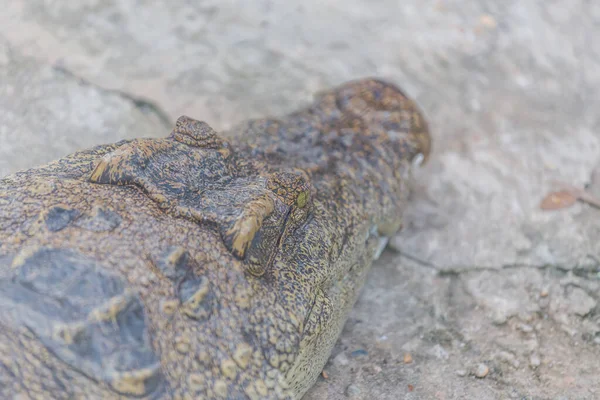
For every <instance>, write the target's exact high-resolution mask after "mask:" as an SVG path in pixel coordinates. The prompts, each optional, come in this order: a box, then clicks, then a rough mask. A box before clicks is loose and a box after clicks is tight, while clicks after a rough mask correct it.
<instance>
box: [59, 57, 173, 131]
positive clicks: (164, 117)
mask: <svg viewBox="0 0 600 400" xmlns="http://www.w3.org/2000/svg"><path fill="white" fill-rule="evenodd" d="M52 68H53V69H54V70H55V71H58V72H61V73H63V74H65V75H67V76H69V77H71V78H73V79H75V80H76V81H77V82H79V84H81V85H85V86H90V87H93V88H96V89H98V90H100V91H102V92H104V93H110V94H116V95H117V96H119V97H121V98H122V99H125V100H127V101H128V102H131V103H133V105H134V107H135V108H137V109H138V110H140V111H141V112H142V113H144V114H154V115H155V116H156V117H157V118H158V120H159V121H160V122H161V124H163V125H164V126H165V129H167V130H169V129H171V128H172V126H173V121H171V118H170V117H169V115H168V114H167V112H166V111H165V110H163V109H162V108H161V107H160V106H159V105H158V104H156V103H154V102H152V101H150V100H147V99H143V98H140V97H137V96H135V95H133V94H131V93H127V92H125V91H122V90H117V89H107V88H104V87H102V86H100V85H98V84H96V83H94V82H91V81H89V80H88V79H85V78H83V77H81V76H78V75H76V74H75V73H74V72H73V71H71V70H70V69H68V68H67V67H65V66H64V65H54V66H53V67H52Z"/></svg>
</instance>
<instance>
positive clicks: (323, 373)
mask: <svg viewBox="0 0 600 400" xmlns="http://www.w3.org/2000/svg"><path fill="white" fill-rule="evenodd" d="M321 376H323V379H329V374H328V373H327V371H325V370H323V371H321Z"/></svg>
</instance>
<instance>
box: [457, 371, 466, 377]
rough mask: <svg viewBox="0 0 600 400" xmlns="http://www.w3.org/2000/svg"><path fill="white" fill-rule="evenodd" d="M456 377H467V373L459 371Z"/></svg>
mask: <svg viewBox="0 0 600 400" xmlns="http://www.w3.org/2000/svg"><path fill="white" fill-rule="evenodd" d="M456 375H458V376H460V377H463V376H467V371H466V370H464V369H459V370H458V371H456Z"/></svg>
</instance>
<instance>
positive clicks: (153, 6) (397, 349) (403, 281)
mask: <svg viewBox="0 0 600 400" xmlns="http://www.w3.org/2000/svg"><path fill="white" fill-rule="evenodd" d="M4 3H5V4H3V9H2V12H0V176H1V175H4V174H6V173H9V172H12V171H14V170H18V169H22V168H28V167H32V166H35V165H38V164H40V163H43V162H46V161H49V160H51V159H54V158H57V157H59V156H62V155H64V154H67V153H70V152H73V151H75V150H77V149H79V148H84V147H89V146H91V145H93V144H97V143H103V142H113V141H116V140H118V139H123V138H129V137H136V136H163V135H165V134H166V133H167V132H168V130H170V129H171V126H168V125H170V124H168V123H167V121H169V120H170V121H173V120H174V119H175V118H177V117H178V116H179V115H181V114H188V115H190V116H193V117H195V118H199V119H203V120H206V121H207V122H209V123H210V124H211V126H214V127H215V128H217V129H223V128H228V127H230V126H232V125H234V124H236V123H238V122H240V121H241V120H243V119H246V118H249V117H257V116H264V115H277V114H282V113H284V112H287V111H290V110H293V109H295V108H297V107H299V106H301V105H302V104H305V103H307V102H308V99H309V98H310V96H312V94H313V93H314V92H315V91H317V90H320V89H324V88H326V87H330V86H332V85H335V84H337V83H340V82H342V81H346V80H349V79H353V78H357V77H362V76H367V75H375V76H382V77H385V78H387V79H390V80H392V81H394V82H396V83H398V84H400V85H401V86H402V87H403V88H404V90H405V91H406V92H407V93H408V94H410V95H412V96H413V97H415V98H416V99H417V101H418V102H419V103H420V104H421V106H422V108H423V109H424V110H425V113H426V114H427V116H428V117H429V121H430V125H431V128H432V132H433V135H434V139H435V142H434V152H433V154H432V156H431V158H430V160H429V162H428V163H427V164H426V165H425V166H424V167H423V168H421V169H420V170H418V171H417V172H416V173H415V192H414V195H413V196H412V199H411V202H410V204H409V209H408V212H407V214H406V218H405V224H404V225H405V229H404V231H403V232H402V233H401V234H400V235H398V236H397V237H396V238H393V240H392V241H391V245H392V247H393V248H395V249H396V250H399V251H400V252H401V254H400V255H398V254H394V253H392V252H390V251H387V252H384V253H383V254H382V256H381V259H380V260H378V261H377V263H376V266H375V268H374V269H373V270H372V271H371V273H370V277H369V281H368V282H367V284H366V287H365V290H364V291H363V294H362V296H361V298H360V299H359V301H358V302H357V304H356V307H355V308H354V310H353V311H352V315H351V316H350V319H349V323H348V324H347V325H346V327H345V329H344V332H343V334H342V341H340V342H339V343H338V348H336V350H335V352H334V354H342V353H343V352H344V351H352V350H353V349H360V348H368V349H369V355H368V358H367V357H355V358H353V357H347V358H348V359H347V361H348V364H347V365H344V368H343V370H344V371H346V372H345V373H344V374H340V375H339V376H336V377H335V378H333V377H332V378H331V379H329V380H327V381H325V380H320V381H319V382H318V383H317V384H316V386H315V387H314V388H313V389H312V390H311V391H310V392H309V393H308V394H307V395H306V396H305V398H306V399H309V400H320V399H334V400H338V399H342V398H345V397H346V394H345V393H346V389H347V388H348V386H349V385H351V384H352V385H356V386H357V387H359V388H360V389H361V394H360V396H363V397H364V398H374V399H383V400H386V399H397V398H399V397H400V398H407V399H409V398H410V399H424V398H446V399H467V398H474V399H482V400H487V399H497V398H534V397H535V398H558V397H559V396H561V395H564V393H569V396H570V397H573V398H590V396H591V397H594V396H595V395H594V393H598V392H599V391H600V382H599V381H598V377H597V360H598V359H599V358H600V346H598V345H597V344H596V342H597V332H598V326H597V323H596V322H594V321H593V319H594V316H595V312H594V309H595V308H596V303H597V299H596V298H595V297H596V294H597V293H600V284H599V281H598V279H597V270H598V264H599V263H598V261H597V260H596V258H597V255H598V254H600V240H599V239H600V237H599V236H600V233H599V232H600V229H599V227H600V218H599V211H598V210H597V209H594V208H592V207H590V206H589V205H585V204H582V203H577V204H575V205H574V206H572V207H570V208H567V209H563V210H556V211H552V212H549V211H542V210H540V209H539V203H540V201H541V200H542V198H543V197H544V196H545V195H546V194H547V193H548V192H550V191H553V190H555V189H556V188H557V185H555V184H554V183H553V182H552V181H554V180H560V181H565V182H567V183H570V184H573V185H575V186H577V187H580V188H581V187H584V186H585V185H586V184H587V185H588V191H589V192H590V193H591V194H595V195H596V196H597V195H598V194H599V193H600V178H598V176H600V173H599V172H598V171H599V170H600V167H599V166H600V134H599V133H598V132H599V126H600V117H599V115H598V109H600V107H599V106H600V97H598V96H597V93H599V92H600V42H599V41H597V40H594V38H595V37H597V36H598V24H599V23H600V5H599V4H598V2H594V1H584V0H576V1H567V0H557V1H553V2H543V1H539V0H507V1H502V2H493V1H486V0H465V1H460V2H457V1H436V2H422V1H419V0H405V1H402V2H398V1H395V0H382V1H378V2H370V1H367V0H346V1H329V2H325V3H323V2H321V1H318V0H308V1H300V0H291V1H288V2H272V1H270V0H257V1H252V2H247V1H242V0H231V1H229V2H222V1H217V0H206V1H202V2H186V1H182V0H177V1H167V0H159V1H154V2H142V3H140V2H138V1H136V0H123V1H114V0H108V1H100V0H86V1H78V2H73V1H67V0H55V1H52V2H49V1H43V0H14V1H7V2H4ZM58 66H60V68H56V67H58ZM65 71H68V72H65ZM81 218H83V217H81ZM569 271H570V273H569ZM358 321H360V322H358ZM524 324H526V325H527V326H534V327H535V330H534V331H533V332H531V331H529V329H528V328H523V327H524ZM565 332H566V333H567V334H565ZM381 337H386V338H387V339H386V340H385V341H384V342H381V343H380V342H378V341H377V339H376V338H381ZM342 343H343V344H342ZM460 343H462V345H459V344H460ZM439 349H444V351H445V352H446V354H447V355H448V357H441V358H438V356H437V355H439V354H440V352H439ZM407 351H410V353H411V354H412V355H413V356H414V360H417V362H413V363H410V364H405V363H403V362H402V357H403V354H404V353H405V352H407ZM501 352H506V353H508V354H511V355H514V360H512V358H511V360H512V361H511V362H512V365H513V366H515V365H519V363H520V365H531V359H530V357H531V356H532V354H537V355H538V357H539V355H543V358H544V360H551V362H547V363H546V362H545V363H544V365H543V368H537V369H533V368H520V369H517V368H516V367H515V368H512V367H506V364H507V362H508V363H509V365H510V362H509V361H507V362H504V361H502V362H499V363H497V364H494V372H495V373H496V368H500V369H501V370H500V371H498V373H499V374H500V373H501V374H502V375H501V378H502V379H501V380H495V379H464V378H461V377H460V376H459V374H458V373H457V371H460V370H464V368H465V367H464V366H465V365H476V364H477V363H479V362H480V360H493V359H494V355H495V354H504V353H501ZM365 360H368V362H369V363H371V364H373V365H377V366H381V371H380V372H376V371H375V369H373V368H363V367H364V363H365V362H366V361H365ZM339 361H340V360H338V362H339ZM334 362H335V361H334ZM533 364H535V363H533ZM377 370H378V369H377ZM352 371H354V372H352ZM375 374H376V375H375ZM556 377H560V379H556ZM409 385H410V386H409ZM411 387H412V388H414V390H413V391H411V390H410V388H411ZM595 397H597V396H595Z"/></svg>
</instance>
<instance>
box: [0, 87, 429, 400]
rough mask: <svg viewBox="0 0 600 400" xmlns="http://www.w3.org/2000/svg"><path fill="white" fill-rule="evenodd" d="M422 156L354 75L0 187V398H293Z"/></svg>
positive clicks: (398, 109)
mask: <svg viewBox="0 0 600 400" xmlns="http://www.w3.org/2000/svg"><path fill="white" fill-rule="evenodd" d="M225 137H227V138H228V139H225ZM429 151H430V139H429V133H428V129H427V124H426V122H425V120H424V118H423V116H422V114H421V113H420V111H419V110H418V109H417V107H416V106H415V104H414V103H413V102H412V101H411V100H410V99H408V98H407V97H406V96H405V95H404V94H403V93H402V92H401V91H400V90H399V89H398V88H396V87H395V86H393V85H391V84H389V83H385V82H383V81H379V80H375V79H365V80H361V81H356V82H350V83H348V84H345V85H343V86H341V87H339V88H337V89H334V90H332V91H329V92H325V93H322V94H320V95H319V96H317V98H316V100H315V102H314V103H313V104H312V105H311V106H309V107H308V108H307V109H305V110H302V111H299V112H296V113H293V114H291V115H288V116H286V117H283V118H281V119H264V120H256V121H250V122H247V123H245V124H242V125H240V126H239V127H237V128H235V129H233V130H232V132H230V133H229V134H228V135H226V136H223V137H221V136H220V135H219V134H218V133H216V132H215V131H214V130H213V129H212V128H210V126H208V125H207V124H206V123H204V122H200V121H195V120H193V119H191V118H188V117H181V118H180V119H179V120H178V121H177V124H176V126H175V129H174V130H173V132H172V133H171V135H170V136H168V137H167V138H163V139H138V140H132V141H123V142H119V143H116V144H112V145H106V146H99V147H96V148H94V149H91V150H86V151H82V152H79V153H75V154H73V155H70V156H67V157H65V158H63V159H61V160H58V161H55V162H53V163H50V164H48V165H46V166H43V167H39V168H35V169H31V170H28V171H24V172H20V173H17V174H14V175H11V176H9V177H7V178H4V179H2V180H0V301H2V304H3V307H2V308H1V309H0V327H1V329H0V397H2V398H12V397H14V396H18V395H21V396H24V397H25V398H40V399H47V398H58V399H60V398H69V399H70V398H127V397H133V398H172V399H187V398H205V399H218V398H222V399H288V398H299V397H301V396H302V395H303V394H304V393H305V392H306V390H307V389H308V388H309V387H310V386H311V385H312V384H313V383H314V382H315V380H316V379H317V377H318V374H319V373H320V371H321V369H322V367H323V365H324V364H325V362H326V361H327V358H328V356H329V354H330V352H331V349H332V347H333V345H334V343H335V341H336V339H337V337H338V336H339V333H340V331H341V329H342V326H343V324H344V322H345V320H346V317H347V315H348V312H349V310H350V308H351V307H352V305H353V304H354V302H355V300H356V298H357V295H358V292H359V290H360V288H361V287H362V285H363V283H364V281H365V278H366V274H367V271H368V269H369V267H370V265H371V264H372V261H373V259H374V258H376V257H377V255H378V253H379V251H380V249H381V243H382V241H385V238H386V237H388V236H390V235H392V234H393V233H394V232H396V231H397V230H398V229H399V228H400V226H401V223H402V210H403V208H404V205H405V203H406V200H407V196H408V187H407V179H408V176H409V172H410V168H411V166H412V163H413V161H414V160H415V159H416V158H417V157H419V155H421V156H423V157H425V158H426V157H427V155H428V154H429ZM4 305H6V306H4Z"/></svg>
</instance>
